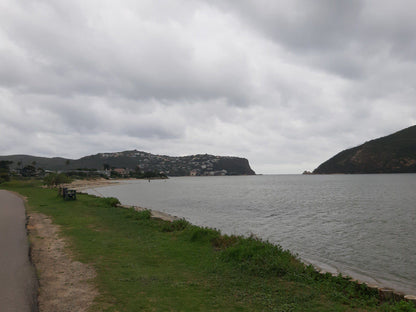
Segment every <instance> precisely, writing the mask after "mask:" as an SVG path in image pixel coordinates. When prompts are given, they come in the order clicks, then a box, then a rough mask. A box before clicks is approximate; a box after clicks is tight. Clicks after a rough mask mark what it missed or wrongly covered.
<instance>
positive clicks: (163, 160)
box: [0, 150, 255, 176]
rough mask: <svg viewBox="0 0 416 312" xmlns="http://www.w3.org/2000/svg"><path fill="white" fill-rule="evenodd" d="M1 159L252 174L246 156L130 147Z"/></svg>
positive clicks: (58, 167)
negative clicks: (159, 151)
mask: <svg viewBox="0 0 416 312" xmlns="http://www.w3.org/2000/svg"><path fill="white" fill-rule="evenodd" d="M0 160H7V161H12V162H13V163H12V165H11V168H12V169H15V170H19V168H20V169H21V168H27V167H30V166H32V167H33V168H36V169H38V168H40V169H42V170H50V171H73V170H78V171H87V170H97V171H110V170H112V171H115V170H116V171H117V172H119V173H120V175H123V174H125V173H129V172H132V171H141V172H157V173H162V174H165V175H168V176H221V175H254V174H255V172H254V171H253V170H252V169H251V168H250V165H249V162H248V160H247V159H246V158H241V157H231V156H214V155H208V154H198V155H190V156H181V157H174V156H165V155H154V154H150V153H146V152H142V151H137V150H132V151H124V152H115V153H99V154H95V155H89V156H85V157H82V158H80V159H75V160H74V159H67V158H61V157H54V158H47V157H37V156H30V155H10V156H0Z"/></svg>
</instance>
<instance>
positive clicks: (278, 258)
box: [220, 237, 304, 276]
mask: <svg viewBox="0 0 416 312" xmlns="http://www.w3.org/2000/svg"><path fill="white" fill-rule="evenodd" d="M220 258H221V259H222V260H223V261H225V262H232V263H234V264H235V265H236V266H238V267H239V268H240V269H241V270H242V271H246V272H249V273H253V274H256V275H262V276H263V275H266V274H267V275H268V274H275V275H277V276H284V275H286V274H287V273H289V272H294V271H300V272H301V271H303V270H304V265H303V264H302V263H301V262H299V261H298V260H297V259H296V258H295V257H294V256H293V255H292V254H291V253H290V252H289V251H287V250H283V249H282V247H280V246H278V245H273V244H271V243H269V242H264V241H262V240H260V239H258V238H255V237H249V238H240V239H238V240H237V242H236V243H235V244H234V245H232V246H230V247H228V248H226V249H224V250H223V251H222V252H221V255H220Z"/></svg>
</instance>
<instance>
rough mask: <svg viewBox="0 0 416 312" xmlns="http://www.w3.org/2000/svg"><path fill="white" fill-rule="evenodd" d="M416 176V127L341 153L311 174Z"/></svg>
mask: <svg viewBox="0 0 416 312" xmlns="http://www.w3.org/2000/svg"><path fill="white" fill-rule="evenodd" d="M335 173H344V174H353V173H416V126H412V127H409V128H406V129H403V130H401V131H398V132H396V133H393V134H391V135H388V136H385V137H381V138H378V139H375V140H371V141H368V142H366V143H364V144H362V145H360V146H357V147H354V148H350V149H347V150H344V151H342V152H340V153H338V154H337V155H335V156H334V157H332V158H331V159H329V160H327V161H325V162H324V163H322V164H321V165H320V166H319V167H318V168H316V169H315V170H314V171H313V174H335Z"/></svg>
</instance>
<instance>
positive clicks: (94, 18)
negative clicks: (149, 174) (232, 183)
mask: <svg viewBox="0 0 416 312" xmlns="http://www.w3.org/2000/svg"><path fill="white" fill-rule="evenodd" d="M415 100H416V2H415V1H414V0H408V1H403V0H398V1H390V0H389V1H387V0H362V1H355V0H348V1H344V0H339V1H337V0H314V1H310V0H303V1H302V0H277V1H276V0H238V1H233V0H228V1H227V0H205V1H204V0H169V1H155V0H149V1H147V0H132V1H120V0H118V1H104V0H96V1H90V0H88V1H86V0H71V1H66V0H50V1H48V0H36V1H35V0H19V1H16V0H10V1H8V0H0V132H1V136H0V154H1V155H9V154H31V155H37V156H47V157H52V156H63V157H68V158H72V159H76V158H79V157H82V156H86V155H90V154H96V153H99V152H115V151H123V150H131V149H137V150H143V151H146V152H151V153H156V154H165V155H172V156H173V155H174V156H180V155H191V154H202V153H208V154H214V155H231V156H241V157H246V158H248V159H249V161H250V164H251V166H252V168H253V169H254V170H255V171H256V172H257V173H301V172H302V171H303V170H313V169H314V168H316V167H317V166H318V165H319V164H320V163H322V162H323V161H325V160H327V159H328V158H329V157H331V156H333V155H334V154H336V153H338V152H339V151H341V150H343V149H346V148H349V147H353V146H356V145H359V144H361V143H363V142H365V141H367V140H370V139H373V138H376V137H380V136H384V135H387V134H390V133H392V132H395V131H398V130H401V129H402V128H406V127H408V126H411V125H414V124H415V123H416V101H415Z"/></svg>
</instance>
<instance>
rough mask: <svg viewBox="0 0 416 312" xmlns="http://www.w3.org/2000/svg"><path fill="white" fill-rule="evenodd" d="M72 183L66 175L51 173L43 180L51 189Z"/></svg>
mask: <svg viewBox="0 0 416 312" xmlns="http://www.w3.org/2000/svg"><path fill="white" fill-rule="evenodd" d="M70 182H71V179H70V178H69V177H68V176H67V175H66V174H65V173H49V174H48V175H47V176H45V177H44V178H43V183H44V184H46V185H47V186H50V187H53V186H57V185H59V184H64V183H70Z"/></svg>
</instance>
